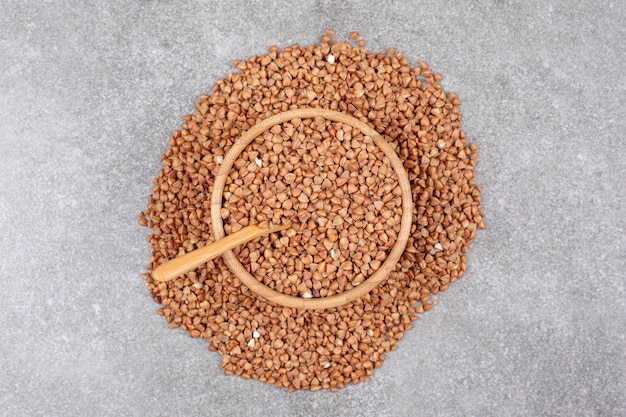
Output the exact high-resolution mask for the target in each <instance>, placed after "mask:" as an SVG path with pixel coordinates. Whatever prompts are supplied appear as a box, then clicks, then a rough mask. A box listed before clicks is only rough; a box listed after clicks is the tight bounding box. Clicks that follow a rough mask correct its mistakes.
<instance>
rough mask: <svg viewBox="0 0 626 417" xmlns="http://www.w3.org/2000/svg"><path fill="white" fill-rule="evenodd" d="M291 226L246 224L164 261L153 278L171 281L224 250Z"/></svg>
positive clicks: (160, 280)
mask: <svg viewBox="0 0 626 417" xmlns="http://www.w3.org/2000/svg"><path fill="white" fill-rule="evenodd" d="M290 226H291V225H289V224H282V225H280V226H275V227H270V228H267V229H262V228H261V227H259V226H257V225H251V226H246V227H244V228H243V229H241V230H238V231H237V232H235V233H232V234H230V235H228V236H226V237H224V238H223V239H220V240H218V241H217V242H213V243H211V244H209V245H207V246H204V247H202V248H200V249H196V250H193V251H191V252H188V253H186V254H184V255H183V256H179V257H177V258H174V259H172V260H170V261H167V262H165V263H162V264H161V265H159V266H158V267H156V268H155V269H154V270H153V271H152V274H151V275H152V278H154V280H156V281H159V282H166V281H170V280H172V279H174V278H177V277H179V276H181V275H182V274H184V273H185V272H189V271H191V270H193V269H195V268H197V267H198V266H200V265H202V264H203V263H206V262H208V261H210V260H211V259H215V258H217V257H218V256H220V255H221V254H223V253H224V252H226V251H229V250H231V249H233V248H235V247H237V246H239V245H242V244H244V243H246V242H249V241H251V240H253V239H256V238H258V237H261V236H264V235H268V234H270V233H274V232H278V231H280V230H284V229H287V228H288V227H290Z"/></svg>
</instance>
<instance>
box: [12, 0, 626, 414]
mask: <svg viewBox="0 0 626 417" xmlns="http://www.w3.org/2000/svg"><path fill="white" fill-rule="evenodd" d="M326 27H330V28H334V29H335V30H337V32H338V36H339V37H340V38H344V39H345V38H347V35H348V33H349V32H350V31H352V30H355V31H358V32H359V33H360V34H361V35H362V36H363V37H364V38H365V39H366V41H367V45H368V47H369V49H370V50H371V51H376V52H382V51H384V50H386V48H387V47H394V48H396V49H397V50H399V51H402V52H403V53H404V55H405V56H406V57H407V58H409V60H410V62H411V63H412V64H413V65H415V64H416V63H417V61H418V60H425V61H427V62H428V63H429V64H430V65H431V67H432V68H433V70H434V71H435V72H439V73H441V74H443V76H444V80H443V86H444V88H445V89H446V90H448V91H454V92H456V93H457V95H458V96H459V98H460V99H461V101H462V102H463V105H462V107H461V111H462V113H463V116H464V119H463V127H464V130H465V131H466V133H467V136H468V138H469V139H470V140H471V141H473V142H476V143H477V144H478V146H479V152H480V156H479V161H478V167H477V181H478V183H479V184H480V185H481V187H482V190H483V202H484V210H485V223H486V226H487V229H486V230H483V231H480V232H479V233H478V237H477V239H476V240H475V242H474V244H473V245H472V247H471V249H470V252H469V254H468V259H469V262H468V270H467V273H466V274H465V276H464V277H463V279H462V280H460V281H459V282H457V283H455V284H454V285H452V286H451V287H450V289H449V290H448V291H447V292H445V293H443V294H441V295H440V296H439V297H438V299H439V301H440V303H439V305H437V306H436V307H435V308H434V309H433V310H432V311H431V312H429V313H427V314H424V315H423V316H421V317H420V318H419V319H418V321H417V322H416V325H415V327H414V328H413V329H412V330H411V331H409V332H408V333H406V335H405V338H404V339H403V340H402V341H401V342H400V343H399V348H398V350H397V351H395V352H393V353H391V354H390V355H389V357H388V358H387V360H386V361H385V363H384V364H383V366H382V367H381V368H380V369H378V370H377V371H376V372H375V374H374V377H373V378H372V379H371V381H370V382H368V383H365V384H358V385H356V386H349V387H347V388H345V389H343V390H340V391H339V392H337V393H330V392H316V393H311V392H297V393H288V392H286V391H285V390H279V389H276V388H274V387H273V386H269V385H266V384H263V383H260V382H256V381H248V380H243V379H240V378H237V377H226V376H223V374H222V370H221V369H220V368H219V363H220V357H219V355H217V354H216V353H213V352H210V351H208V350H207V343H206V341H204V340H198V339H192V338H190V337H188V336H187V335H186V333H184V332H183V331H181V330H170V329H169V327H168V325H167V324H166V323H165V321H164V320H163V319H162V318H161V317H159V316H158V315H157V314H156V310H157V305H156V304H155V303H154V302H153V301H152V300H151V299H150V298H149V297H148V294H147V291H146V289H145V285H144V281H143V280H142V279H141V277H140V274H141V273H142V272H144V271H145V267H146V264H147V263H148V261H149V256H150V254H149V247H148V244H147V243H146V242H145V237H146V235H147V233H148V230H147V229H143V228H140V227H138V226H137V225H136V221H137V215H138V213H139V212H140V211H141V210H142V209H143V208H144V207H145V205H146V202H147V196H148V194H149V193H150V192H151V181H152V179H153V178H154V177H155V176H156V175H157V173H158V170H159V169H160V163H159V156H160V155H161V153H162V152H163V151H164V150H165V148H166V146H167V140H168V138H169V137H170V135H171V133H172V131H173V130H175V129H177V128H179V127H180V124H181V121H182V119H181V117H182V116H183V115H184V114H188V113H190V112H192V111H193V105H194V103H195V102H196V101H197V98H198V96H199V94H201V93H204V92H208V91H210V88H211V86H212V85H213V83H214V82H215V81H216V80H217V79H218V78H220V77H222V76H225V75H226V74H227V72H228V71H229V70H230V61H231V60H232V59H245V58H247V57H248V56H250V55H254V54H261V53H264V52H265V51H266V50H267V47H268V46H270V45H272V44H276V45H279V46H281V47H284V46H289V45H292V44H294V43H298V44H300V45H308V44H311V43H316V42H318V40H319V38H320V36H321V34H322V33H323V31H324V28H326ZM625 31H626V7H624V5H623V4H621V3H620V2H617V1H612V2H611V1H605V2H600V1H589V2H587V1H571V2H570V1H556V0H548V1H530V2H512V1H501V0H494V1H487V0H484V1H476V2H453V1H426V2H408V1H389V2H374V1H358V2H354V1H343V2H330V1H313V0H306V1H302V2H298V3H293V4H290V3H288V2H283V1H270V2H261V1H257V2H244V1H229V2H212V1H190V2H183V1H167V2H165V1H162V2H161V1H128V2H112V1H83V2H51V1H21V2H3V3H2V4H1V5H0V146H1V152H0V254H1V255H0V259H1V262H0V294H1V295H2V298H1V301H0V415H3V416H200V415H216V416H246V417H253V416H529V417H530V416H624V415H626V394H625V393H626V340H625V335H626V301H625V299H626V296H625V292H626V290H625V281H626V279H625V276H626V208H625V207H626V181H625V178H626V137H625V136H626V134H625V132H626V112H625V110H626V65H625V64H626V58H625V57H626V32H625Z"/></svg>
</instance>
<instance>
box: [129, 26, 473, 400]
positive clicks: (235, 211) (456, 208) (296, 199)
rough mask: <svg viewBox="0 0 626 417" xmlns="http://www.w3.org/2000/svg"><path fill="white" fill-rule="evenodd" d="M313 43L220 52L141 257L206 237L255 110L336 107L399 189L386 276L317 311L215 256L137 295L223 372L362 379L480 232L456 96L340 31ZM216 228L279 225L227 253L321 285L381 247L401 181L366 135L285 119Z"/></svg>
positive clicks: (371, 259)
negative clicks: (210, 354) (217, 187)
mask: <svg viewBox="0 0 626 417" xmlns="http://www.w3.org/2000/svg"><path fill="white" fill-rule="evenodd" d="M333 35H334V33H333V32H332V31H330V30H328V31H327V32H326V34H325V35H324V36H323V37H322V41H321V44H320V45H311V46H307V47H300V46H298V45H294V46H292V47H288V48H285V49H283V50H279V49H278V48H277V47H275V46H273V47H271V48H269V53H267V54H266V55H261V56H253V57H251V58H249V59H248V60H247V61H234V62H233V65H234V66H235V68H237V70H239V72H237V73H230V74H228V75H227V76H226V78H224V79H220V80H218V81H217V82H216V84H215V85H214V87H213V90H212V92H211V94H209V95H201V96H200V102H198V103H197V104H196V106H195V108H196V113H195V114H194V115H189V116H185V117H184V123H183V125H182V128H181V130H177V131H175V132H174V134H173V136H172V138H171V139H170V141H169V148H168V149H167V151H166V152H165V154H164V155H163V156H162V158H161V161H162V163H163V169H162V170H161V171H160V173H159V176H158V178H156V179H155V180H154V184H155V185H154V188H153V194H152V195H151V196H150V197H149V199H148V207H147V209H146V210H145V211H143V212H142V213H141V215H140V224H142V225H144V226H149V227H150V228H152V234H151V235H150V236H149V237H148V241H149V242H150V244H151V247H152V260H151V263H150V265H149V266H148V268H149V269H150V270H152V269H154V268H155V267H156V266H158V265H159V264H161V263H163V262H165V261H167V260H170V259H173V258H175V257H177V256H180V255H182V254H184V253H186V252H189V251H192V250H194V249H197V248H200V247H203V246H204V245H205V244H207V243H211V242H213V241H214V238H213V233H212V226H211V215H210V211H211V208H210V193H211V192H212V188H213V182H214V178H215V175H216V173H217V171H218V168H219V164H220V162H221V161H222V159H223V157H224V155H225V153H226V152H227V151H228V150H229V148H230V147H231V146H232V145H233V143H234V141H235V140H236V139H237V138H238V137H239V136H240V135H241V134H242V133H243V132H245V131H247V130H248V129H249V128H250V127H251V126H252V125H254V124H255V123H256V122H258V121H260V120H263V119H266V118H267V117H269V116H271V115H274V114H276V113H281V112H283V111H286V110H289V109H297V108H302V107H320V108H325V109H332V110H336V111H341V112H344V113H346V114H349V115H351V116H354V117H356V118H358V119H360V120H362V121H365V122H366V123H368V124H370V125H371V126H372V127H374V128H375V129H376V130H377V131H378V132H379V133H380V134H381V135H383V136H384V137H385V138H386V139H387V140H388V141H389V142H390V143H391V144H392V146H393V148H394V149H395V151H396V153H397V154H398V155H399V157H400V159H401V160H402V161H403V163H404V167H405V169H406V171H407V172H408V175H409V180H410V182H411V187H412V191H413V201H414V210H413V211H414V213H413V225H412V229H411V237H410V238H409V241H408V244H407V246H406V249H405V251H404V254H403V256H402V258H401V260H400V262H399V263H398V264H397V265H396V268H395V270H394V271H393V272H392V273H391V274H390V276H389V278H388V279H387V280H386V281H385V282H384V283H383V284H382V285H380V286H378V287H377V288H375V289H374V290H372V291H371V292H370V293H369V294H368V295H367V296H365V297H364V298H362V299H360V300H357V301H354V302H351V303H349V304H347V305H345V306H342V307H338V308H332V309H327V310H297V309H293V308H286V307H280V306H276V305H273V304H271V303H269V302H267V301H265V300H263V299H260V298H258V297H256V296H255V295H253V294H252V293H251V292H250V291H249V290H248V289H247V288H246V287H245V286H243V285H242V284H241V282H240V281H239V280H238V279H237V278H236V277H234V275H233V274H232V273H231V272H230V271H229V269H228V268H227V267H226V265H225V264H224V262H223V261H222V259H221V258H218V259H216V260H214V261H210V262H208V263H207V264H206V265H205V266H203V267H201V268H198V269H197V270H195V271H192V272H189V273H187V274H185V275H183V276H181V277H179V278H177V279H175V280H173V281H170V282H164V283H163V282H161V283H159V282H155V281H153V280H152V278H151V277H150V275H149V274H144V275H143V277H144V279H145V280H146V281H147V287H148V290H149V292H150V295H151V296H152V297H153V298H154V299H155V301H156V302H158V303H160V304H161V305H162V307H161V308H160V309H159V314H160V315H162V316H163V317H165V319H166V320H167V322H168V323H169V324H170V326H171V327H172V328H177V327H181V328H182V329H184V330H186V331H188V332H189V334H190V335H191V336H193V337H202V338H205V339H207V340H208V341H209V343H210V344H209V349H211V350H213V351H217V352H219V353H220V355H222V358H223V359H222V364H221V366H222V367H223V368H224V372H225V373H226V374H236V375H239V376H242V377H244V378H254V379H258V380H260V381H263V382H267V383H270V384H274V385H276V386H277V387H284V388H287V389H288V390H290V391H292V390H296V389H310V390H313V391H315V390H319V389H322V388H324V389H330V390H331V391H335V390H337V389H339V388H343V387H344V386H345V385H346V384H348V383H357V382H360V381H366V380H367V379H368V378H369V377H370V376H371V375H372V374H373V372H374V369H375V368H377V367H379V366H380V365H381V364H382V361H383V360H384V358H385V355H386V353H387V352H389V351H390V350H394V349H395V348H396V342H397V341H399V340H400V339H401V338H402V334H403V332H404V331H406V330H408V329H409V328H410V327H411V322H412V321H414V320H415V318H416V315H417V314H420V313H423V312H424V311H428V310H430V309H431V308H432V304H431V302H430V298H431V295H432V294H437V293H438V292H439V291H445V290H446V289H447V288H448V285H449V284H450V283H451V282H454V281H456V280H457V279H458V278H459V277H461V276H462V275H463V272H464V271H465V265H466V258H465V253H466V252H467V250H468V246H469V244H470V243H471V241H472V239H473V238H474V237H475V234H476V229H477V228H483V227H484V225H483V222H482V210H481V205H480V189H479V187H478V186H477V185H476V184H475V183H474V181H473V178H474V165H475V161H476V158H477V147H476V145H475V144H469V145H468V144H467V143H466V140H465V134H464V133H463V131H462V130H461V115H460V114H459V110H458V106H459V105H460V103H459V101H458V99H457V98H456V96H455V95H454V94H453V93H448V94H446V93H445V92H444V91H443V90H442V88H441V85H440V84H439V82H440V81H441V76H439V75H437V74H433V73H432V72H431V70H430V69H429V68H428V67H427V65H426V64H425V63H424V62H420V63H419V66H417V67H415V68H411V67H410V66H409V63H408V61H407V59H406V58H404V57H403V56H402V54H401V53H399V52H395V51H394V50H393V49H388V50H387V51H386V54H371V53H369V52H368V51H367V50H366V49H365V48H364V42H363V41H362V40H358V41H357V38H358V35H357V34H356V33H354V32H353V33H351V34H350V41H349V42H337V41H335V42H333V41H332V39H331V36H333ZM221 214H222V217H223V219H224V229H225V232H226V233H227V234H228V233H232V232H235V231H237V230H238V229H240V228H242V227H244V226H246V225H249V224H261V225H267V224H270V223H271V224H280V223H291V227H290V228H289V229H287V230H284V231H282V232H279V233H274V234H271V235H268V236H264V237H262V238H260V239H256V240H254V241H251V242H249V243H248V244H246V245H242V246H241V247H239V248H237V249H235V250H234V252H235V254H236V255H237V257H238V258H239V259H240V261H241V262H242V264H243V265H244V266H245V267H246V268H247V269H248V270H249V271H250V272H251V273H252V274H253V275H254V276H256V277H257V279H259V280H261V281H262V282H263V283H264V284H265V285H267V286H269V287H271V288H274V289H276V290H277V291H280V292H283V293H285V294H291V295H297V296H300V297H306V298H312V297H326V296H330V295H333V294H337V293H341V292H343V291H347V290H349V289H351V288H353V287H354V286H356V285H359V284H361V283H362V282H363V281H364V280H366V279H367V278H368V277H369V276H370V275H372V273H373V272H375V271H376V270H377V269H378V268H379V267H380V265H381V264H382V262H384V260H385V259H386V257H387V254H388V252H389V251H390V249H391V248H392V247H393V246H394V244H395V241H396V238H397V234H398V232H399V230H400V218H401V214H402V205H401V193H400V188H399V185H398V183H397V177H396V174H395V172H394V171H393V169H391V166H390V165H389V162H388V160H387V158H386V157H385V156H384V154H383V153H382V151H380V149H378V148H377V147H376V146H375V145H374V143H373V141H372V140H371V138H369V137H367V136H364V135H363V134H361V132H359V131H357V130H355V129H353V128H351V127H350V126H347V125H342V124H341V123H336V122H331V121H328V120H326V119H323V118H314V119H303V120H300V119H294V120H291V121H290V122H286V123H282V124H280V125H276V126H274V127H273V128H272V129H270V130H269V131H266V132H265V133H264V134H262V135H260V136H259V137H258V138H257V139H255V140H254V141H253V142H252V143H251V144H250V145H248V147H247V148H246V149H245V150H244V152H243V153H242V154H241V155H240V157H239V158H238V160H237V161H236V162H235V164H234V166H233V169H232V170H231V172H230V175H229V178H228V180H227V182H226V187H225V190H224V198H223V209H222V213H221Z"/></svg>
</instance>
